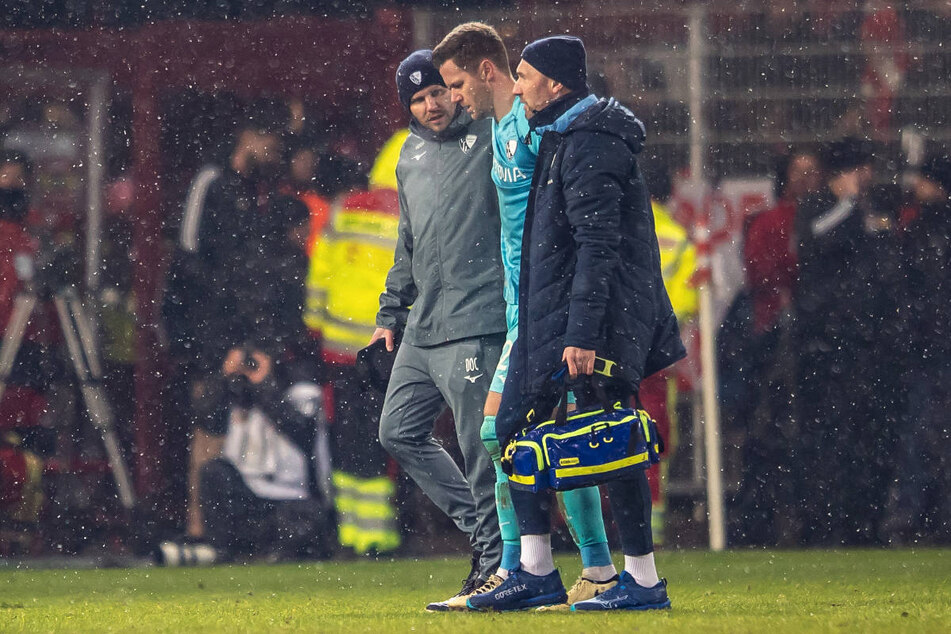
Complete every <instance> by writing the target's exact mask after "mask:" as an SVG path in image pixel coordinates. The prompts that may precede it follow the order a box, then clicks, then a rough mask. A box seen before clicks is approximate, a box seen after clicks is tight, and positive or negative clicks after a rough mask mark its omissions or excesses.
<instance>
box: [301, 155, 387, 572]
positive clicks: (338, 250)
mask: <svg viewBox="0 0 951 634" xmlns="http://www.w3.org/2000/svg"><path fill="white" fill-rule="evenodd" d="M321 162H322V165H324V166H325V167H332V166H335V168H336V169H334V170H330V169H324V170H323V173H322V176H323V177H324V179H323V183H324V184H323V185H322V187H321V189H322V191H324V192H327V193H328V194H330V195H331V197H332V198H333V200H334V202H333V204H332V205H331V206H330V208H329V213H328V216H327V219H326V221H325V227H324V229H323V231H322V232H321V234H320V235H319V236H317V238H316V239H315V240H314V241H313V242H312V244H313V247H312V250H311V252H310V268H309V271H308V274H307V298H306V303H305V311H304V322H305V323H306V324H307V327H308V328H309V329H310V330H311V332H312V333H314V335H315V336H319V337H320V339H321V348H322V351H323V360H324V363H325V368H326V371H325V378H326V380H327V387H329V389H330V394H331V395H332V397H331V398H330V399H328V401H329V403H332V408H331V411H332V415H331V422H332V426H331V432H332V444H333V455H334V456H336V457H337V459H338V460H337V464H336V465H335V469H334V473H333V481H334V488H335V491H336V497H335V501H336V505H337V515H338V522H339V527H338V537H339V540H340V544H341V545H343V546H346V547H348V548H352V549H353V550H354V551H355V552H357V553H359V554H367V553H385V552H391V551H393V550H395V549H396V548H397V547H398V546H399V544H400V534H399V530H398V528H397V521H396V520H397V517H396V515H397V514H396V509H395V507H394V505H393V498H394V494H395V484H394V482H393V480H392V479H391V478H390V477H388V475H387V456H386V453H385V452H384V451H383V447H382V446H381V445H380V443H379V442H378V440H377V435H378V431H377V430H379V426H380V412H381V411H382V409H383V396H384V392H385V390H386V386H385V385H383V386H382V387H380V386H376V385H374V384H373V382H372V381H370V380H368V377H367V376H365V375H364V374H363V373H361V371H360V370H361V368H360V367H359V366H358V364H357V352H358V351H359V350H360V349H361V348H362V347H363V346H364V344H365V343H366V341H367V339H369V338H370V336H371V335H372V334H373V331H374V330H375V323H376V313H377V310H378V308H379V291H380V287H382V286H383V285H384V283H385V281H386V274H387V272H388V271H389V269H390V266H391V265H392V263H393V251H394V250H395V248H396V235H397V226H398V224H399V201H398V197H397V193H396V190H395V189H392V190H391V189H376V190H373V191H367V189H366V177H365V176H364V175H363V174H362V173H361V169H360V166H359V165H358V164H357V163H355V162H353V161H349V160H347V159H344V158H342V157H333V159H331V158H330V157H326V158H322V159H321ZM392 167H393V169H395V165H394V166H392ZM334 172H336V173H334ZM394 178H395V177H394ZM386 354H388V355H390V356H391V357H392V356H393V355H392V353H386Z"/></svg>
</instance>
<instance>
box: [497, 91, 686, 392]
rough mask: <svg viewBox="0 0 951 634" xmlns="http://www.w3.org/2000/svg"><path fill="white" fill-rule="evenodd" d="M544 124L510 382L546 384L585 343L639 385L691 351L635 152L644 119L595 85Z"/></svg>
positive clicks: (528, 386)
mask: <svg viewBox="0 0 951 634" xmlns="http://www.w3.org/2000/svg"><path fill="white" fill-rule="evenodd" d="M579 110H580V112H579ZM537 131H538V132H539V133H541V134H542V135H543V136H542V140H541V146H540V148H539V153H538V162H537V164H536V170H535V180H534V183H533V187H532V195H531V198H530V200H529V204H528V210H527V213H526V218H525V233H524V237H523V241H522V270H521V276H520V292H519V311H520V317H519V331H518V340H517V342H516V344H515V350H514V351H513V356H512V360H511V364H512V366H513V369H510V375H514V376H516V377H518V379H517V380H516V381H515V383H518V385H517V386H516V385H513V386H512V388H516V387H517V388H518V389H519V391H520V393H521V400H523V401H526V400H529V398H530V397H531V396H533V395H536V394H538V393H539V392H544V391H546V390H547V389H549V387H548V386H547V385H546V383H548V381H549V377H550V376H551V374H552V372H553V371H554V370H556V369H557V368H558V367H559V366H560V365H561V363H562V361H561V358H562V353H563V351H564V349H565V347H566V346H577V347H579V348H584V349H589V350H591V349H593V350H595V351H596V353H597V355H598V356H599V357H603V358H607V359H610V360H612V361H614V362H616V363H617V368H618V370H619V372H620V378H621V379H623V380H624V381H625V382H626V383H627V384H629V385H630V387H631V388H632V390H634V391H636V390H637V388H638V386H639V385H640V381H641V379H643V378H644V377H646V376H649V375H651V374H653V373H655V372H657V371H659V370H661V369H663V368H665V367H667V366H669V365H671V364H672V363H674V362H675V361H677V360H679V359H681V358H683V357H684V356H686V351H685V349H684V346H683V343H682V342H681V339H680V329H679V327H678V325H677V319H676V317H674V312H673V309H672V307H671V304H670V298H669V297H668V296H667V290H666V289H665V288H664V282H663V279H662V277H661V268H660V250H659V248H658V246H657V237H656V234H655V232H654V217H653V214H652V212H651V206H650V197H649V195H648V192H647V187H646V185H645V183H644V178H643V175H642V174H641V171H640V169H639V168H638V164H637V154H638V153H639V152H640V151H641V149H642V147H643V142H644V137H645V133H644V126H643V124H642V123H641V122H640V121H639V120H638V119H637V118H636V117H635V116H634V115H633V114H632V113H631V111H630V110H628V109H627V108H625V107H624V106H622V105H620V104H619V103H617V102H616V101H615V100H613V99H601V100H596V99H595V98H594V97H590V96H589V97H587V98H586V99H583V100H581V101H580V102H578V103H577V104H575V106H574V107H573V108H571V109H569V110H568V111H567V112H565V114H563V115H562V116H561V117H560V118H558V119H557V120H556V121H555V122H554V124H553V125H550V126H545V127H539V128H538V129H537ZM507 387H508V386H507Z"/></svg>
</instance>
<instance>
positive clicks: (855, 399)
mask: <svg viewBox="0 0 951 634" xmlns="http://www.w3.org/2000/svg"><path fill="white" fill-rule="evenodd" d="M823 164H824V165H823V168H824V170H825V172H826V174H827V178H826V182H825V185H824V187H823V188H822V190H821V191H819V192H818V193H817V194H814V195H812V196H809V197H807V198H805V199H804V200H803V201H802V202H801V203H800V205H799V208H798V209H797V211H796V218H795V222H794V227H795V236H796V237H795V240H796V246H797V258H798V260H799V283H798V285H797V286H796V289H795V293H794V297H793V305H794V309H795V316H796V332H797V335H796V338H797V342H798V345H797V347H798V350H799V370H798V374H799V379H798V383H799V390H798V393H797V395H796V409H797V412H798V418H799V445H800V446H799V447H797V448H794V450H796V452H797V454H798V460H797V464H798V469H799V474H798V480H799V485H798V487H797V489H798V490H799V491H800V497H801V499H802V502H801V504H800V505H799V509H800V512H802V513H803V515H804V517H803V521H802V526H803V534H802V539H803V540H804V541H805V543H808V544H825V545H835V544H842V543H848V542H849V541H853V540H854V539H855V538H856V537H858V534H857V533H856V531H855V530H849V529H847V526H848V525H850V524H851V525H853V526H854V525H855V524H856V522H858V521H860V520H861V519H862V517H863V515H864V516H867V514H868V509H867V508H863V507H867V504H866V503H864V502H862V500H861V498H862V496H864V494H865V492H866V490H867V488H868V487H869V486H871V485H870V484H869V482H868V479H867V478H866V477H862V476H861V475H860V474H861V473H862V471H860V470H858V467H860V466H861V465H862V463H863V462H865V461H866V460H867V459H866V457H865V456H863V454H866V453H868V452H867V451H863V450H862V449H861V448H860V446H859V443H861V442H864V441H866V440H868V439H870V438H871V437H872V435H873V434H872V430H870V429H869V428H868V424H869V419H868V415H867V412H866V411H865V409H864V408H865V407H866V406H867V405H868V404H869V403H870V398H869V388H870V385H869V381H868V377H867V376H866V374H867V367H865V366H867V365H868V360H867V359H863V355H864V354H865V353H866V352H875V351H874V349H872V350H870V346H869V343H868V341H869V340H870V337H869V336H866V334H865V333H864V330H866V329H867V328H868V327H871V326H873V325H874V324H873V323H872V322H871V321H870V320H869V319H868V318H867V317H866V316H865V314H864V313H865V309H864V307H865V306H866V304H867V303H868V302H867V298H868V297H869V295H870V293H869V288H880V286H879V285H870V284H869V281H868V279H867V277H868V276H867V275H864V274H863V270H867V269H869V268H870V267H869V258H870V257H871V254H870V252H869V247H870V242H869V236H868V233H867V231H866V218H867V217H868V216H869V211H870V210H869V192H870V189H871V186H872V180H873V176H874V173H873V170H872V165H873V155H872V152H871V148H870V147H869V145H868V144H867V143H866V142H864V141H863V140H860V139H855V138H846V139H842V140H839V141H836V142H833V143H830V144H829V146H828V147H826V148H825V151H824V152H823ZM871 264H872V266H876V265H878V266H881V264H882V263H871ZM843 481H849V482H853V483H855V484H858V483H861V485H860V490H859V491H855V490H854V489H849V488H845V487H843V486H842V482H843Z"/></svg>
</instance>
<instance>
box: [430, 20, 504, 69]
mask: <svg viewBox="0 0 951 634" xmlns="http://www.w3.org/2000/svg"><path fill="white" fill-rule="evenodd" d="M484 59H488V60H489V61H491V62H492V63H493V64H495V65H496V66H497V67H498V68H499V69H501V70H504V71H505V72H508V73H511V72H512V69H511V68H510V67H509V54H508V52H506V50H505V43H504V42H502V38H501V37H500V36H499V33H498V31H496V30H495V29H494V28H492V27H491V26H489V25H488V24H485V23H483V22H466V23H465V24H460V25H459V26H457V27H456V28H454V29H453V30H451V31H449V33H448V34H447V35H446V37H444V38H443V39H442V42H440V43H439V44H438V45H437V46H436V48H434V49H433V66H435V67H436V68H439V67H440V66H442V65H443V64H445V63H446V62H448V61H450V60H452V61H453V62H455V63H456V66H458V67H459V68H461V69H462V70H465V71H468V70H472V69H474V68H475V66H476V65H477V64H478V63H479V62H481V61H482V60H484Z"/></svg>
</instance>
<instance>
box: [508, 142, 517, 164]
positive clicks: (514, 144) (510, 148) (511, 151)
mask: <svg viewBox="0 0 951 634" xmlns="http://www.w3.org/2000/svg"><path fill="white" fill-rule="evenodd" d="M517 149H518V140H517V139H509V140H508V141H506V142H505V156H507V157H508V159H509V160H510V161H511V160H512V157H514V156H515V150H517Z"/></svg>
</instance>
